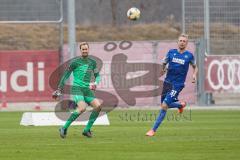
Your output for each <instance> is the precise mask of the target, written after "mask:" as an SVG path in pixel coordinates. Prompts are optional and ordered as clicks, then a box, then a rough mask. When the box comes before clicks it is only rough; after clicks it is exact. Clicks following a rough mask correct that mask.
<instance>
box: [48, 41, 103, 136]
mask: <svg viewBox="0 0 240 160" xmlns="http://www.w3.org/2000/svg"><path fill="white" fill-rule="evenodd" d="M79 48H80V51H81V57H77V58H75V59H73V60H72V61H71V63H70V64H69V65H68V68H67V69H66V70H65V71H64V73H63V76H62V77H61V79H60V82H59V84H58V89H57V90H56V91H55V92H53V95H52V96H53V98H54V99H57V97H58V96H60V95H61V94H62V90H63V87H64V84H65V82H66V80H67V79H68V78H69V77H70V75H71V73H72V72H73V77H74V80H73V86H72V89H71V93H72V94H73V95H74V96H73V99H74V102H75V103H76V104H77V108H76V109H75V110H74V112H73V113H72V114H71V116H70V117H69V118H68V120H67V121H66V123H65V125H64V126H63V127H61V128H60V129H59V132H60V136H61V137H62V138H65V137H66V135H67V130H68V127H69V126H70V125H71V123H72V122H73V121H74V120H76V119H77V118H78V117H79V116H80V115H81V114H82V113H83V112H84V111H85V110H86V107H87V104H90V105H91V106H92V107H93V111H92V113H91V115H90V117H89V121H88V123H87V125H86V127H85V128H84V130H83V133H82V134H83V135H84V136H86V137H89V138H90V137H92V133H91V130H90V129H91V128H92V125H93V123H94V122H95V120H96V119H97V117H98V115H99V112H100V111H101V103H100V102H99V100H98V99H97V98H96V97H95V95H94V90H95V89H96V86H97V84H98V83H99V82H100V75H99V71H98V69H97V63H96V61H95V60H94V59H91V58H90V57H89V56H88V53H89V45H88V43H86V42H83V43H81V44H80V46H79ZM92 74H94V77H95V82H94V83H91V77H92Z"/></svg>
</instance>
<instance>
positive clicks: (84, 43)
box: [79, 42, 89, 49]
mask: <svg viewBox="0 0 240 160" xmlns="http://www.w3.org/2000/svg"><path fill="white" fill-rule="evenodd" d="M84 45H87V46H88V48H89V44H88V43H87V42H82V43H80V45H79V48H80V49H81V47H82V46H84Z"/></svg>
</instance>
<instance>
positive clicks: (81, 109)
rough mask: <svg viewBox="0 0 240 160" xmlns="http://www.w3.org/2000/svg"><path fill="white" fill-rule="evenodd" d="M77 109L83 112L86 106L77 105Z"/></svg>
mask: <svg viewBox="0 0 240 160" xmlns="http://www.w3.org/2000/svg"><path fill="white" fill-rule="evenodd" d="M77 110H78V112H79V113H83V112H85V111H86V108H85V107H81V106H78V108H77Z"/></svg>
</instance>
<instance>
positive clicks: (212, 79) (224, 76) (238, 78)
mask: <svg viewBox="0 0 240 160" xmlns="http://www.w3.org/2000/svg"><path fill="white" fill-rule="evenodd" d="M207 79H208V83H209V85H210V87H211V88H212V89H214V90H219V89H223V90H229V89H233V90H240V60H238V59H232V60H229V59H227V60H216V59H215V60H213V61H211V62H210V64H209V65H208V68H207Z"/></svg>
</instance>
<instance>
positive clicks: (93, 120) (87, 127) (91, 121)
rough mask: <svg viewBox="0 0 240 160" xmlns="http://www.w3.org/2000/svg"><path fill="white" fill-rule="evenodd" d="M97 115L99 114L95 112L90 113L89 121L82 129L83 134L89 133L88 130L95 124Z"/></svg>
mask: <svg viewBox="0 0 240 160" xmlns="http://www.w3.org/2000/svg"><path fill="white" fill-rule="evenodd" d="M98 115H99V112H97V111H92V113H91V115H90V117H89V120H88V123H87V125H86V127H85V128H84V130H83V132H88V131H90V129H91V128H92V126H93V123H94V122H95V120H96V119H97V117H98Z"/></svg>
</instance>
